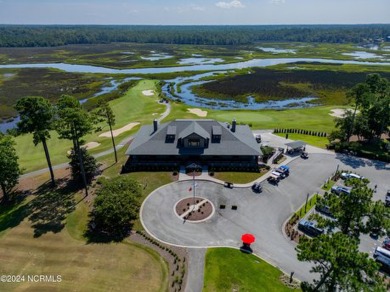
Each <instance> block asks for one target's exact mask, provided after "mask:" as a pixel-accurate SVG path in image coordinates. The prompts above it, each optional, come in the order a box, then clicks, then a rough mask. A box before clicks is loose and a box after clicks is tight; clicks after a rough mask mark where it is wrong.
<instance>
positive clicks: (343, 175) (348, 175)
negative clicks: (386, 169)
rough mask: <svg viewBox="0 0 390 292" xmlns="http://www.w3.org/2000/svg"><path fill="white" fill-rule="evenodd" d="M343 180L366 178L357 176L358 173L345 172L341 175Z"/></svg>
mask: <svg viewBox="0 0 390 292" xmlns="http://www.w3.org/2000/svg"><path fill="white" fill-rule="evenodd" d="M341 178H342V179H348V178H357V179H363V178H364V177H363V176H360V175H357V174H356V173H352V172H343V173H342V174H341Z"/></svg>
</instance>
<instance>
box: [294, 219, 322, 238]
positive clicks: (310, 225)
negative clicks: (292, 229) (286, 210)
mask: <svg viewBox="0 0 390 292" xmlns="http://www.w3.org/2000/svg"><path fill="white" fill-rule="evenodd" d="M298 229H299V230H301V231H302V232H304V233H306V234H307V235H310V236H313V237H315V236H318V235H321V234H322V233H324V230H323V229H321V228H318V227H317V226H316V223H315V222H312V221H309V220H306V219H302V220H301V221H299V223H298Z"/></svg>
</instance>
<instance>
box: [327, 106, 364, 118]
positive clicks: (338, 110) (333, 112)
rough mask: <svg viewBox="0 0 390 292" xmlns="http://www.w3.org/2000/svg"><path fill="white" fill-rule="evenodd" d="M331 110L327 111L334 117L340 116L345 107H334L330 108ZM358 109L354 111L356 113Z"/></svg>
mask: <svg viewBox="0 0 390 292" xmlns="http://www.w3.org/2000/svg"><path fill="white" fill-rule="evenodd" d="M330 111H331V112H330V113H329V114H330V115H331V116H332V117H336V118H342V117H343V115H344V113H345V111H346V109H343V108H335V109H332V110H330ZM358 112H359V111H356V113H358Z"/></svg>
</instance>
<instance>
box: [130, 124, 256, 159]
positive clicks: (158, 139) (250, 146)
mask: <svg viewBox="0 0 390 292" xmlns="http://www.w3.org/2000/svg"><path fill="white" fill-rule="evenodd" d="M173 127H176V131H175V132H176V136H175V139H174V141H173V142H172V141H171V143H169V142H167V141H166V136H167V135H168V132H169V133H171V132H172V131H173V129H174V128H173ZM213 127H214V129H216V128H217V127H219V128H220V130H221V141H220V142H219V143H212V141H211V139H210V140H209V144H208V147H207V148H201V149H197V148H179V147H178V146H177V144H178V139H180V138H184V137H187V136H188V135H191V134H193V133H195V134H197V135H199V136H201V137H203V138H205V139H206V138H211V134H212V131H213ZM191 154H196V155H237V156H242V155H261V154H262V153H261V151H260V147H259V144H257V142H256V140H255V138H254V136H253V134H252V131H251V130H250V128H249V127H248V126H246V125H245V126H239V125H237V127H236V131H235V132H232V131H231V129H228V128H227V126H226V124H225V123H220V122H217V121H214V120H175V121H172V122H170V123H165V124H161V125H159V126H158V129H157V131H156V132H153V126H152V125H147V126H143V127H141V129H140V130H139V132H138V133H137V135H136V136H135V138H134V140H133V142H132V143H131V144H130V147H129V148H128V149H127V151H126V155H191Z"/></svg>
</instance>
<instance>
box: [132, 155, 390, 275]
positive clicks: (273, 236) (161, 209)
mask: <svg viewBox="0 0 390 292" xmlns="http://www.w3.org/2000/svg"><path fill="white" fill-rule="evenodd" d="M337 165H339V169H349V170H353V171H354V172H357V173H358V174H361V175H363V176H365V177H367V178H369V179H370V180H371V185H372V187H373V186H374V185H375V184H376V185H378V192H377V193H376V194H375V199H383V197H384V191H385V190H387V189H388V188H390V184H389V181H390V180H389V178H390V172H389V169H390V168H389V166H388V165H386V164H383V163H379V162H371V161H367V160H364V159H359V158H351V157H348V156H344V155H334V154H311V155H310V158H309V159H307V160H302V159H300V158H297V159H295V160H293V161H292V162H291V163H289V166H290V169H291V171H290V173H291V174H290V176H289V177H287V178H286V179H284V180H283V181H281V182H280V183H279V186H273V185H270V184H268V183H267V182H266V181H264V182H262V185H263V192H262V193H260V194H255V193H253V192H252V190H251V189H250V188H233V189H228V188H224V187H223V186H222V185H220V184H217V183H213V182H208V181H197V187H196V195H197V196H201V197H203V198H207V199H209V200H210V201H211V202H212V203H213V204H214V206H215V208H216V212H215V214H214V215H213V216H212V217H211V218H210V219H209V220H207V221H205V222H202V223H190V222H184V221H183V220H182V219H180V218H179V217H178V216H177V215H176V214H175V211H174V206H175V204H176V202H177V201H179V200H180V199H182V198H185V197H189V196H191V195H192V192H190V191H189V189H190V187H191V186H192V181H184V182H175V183H171V184H169V185H166V186H163V187H161V188H159V189H157V190H155V191H154V192H152V193H151V194H150V195H149V196H148V198H147V199H146V200H145V201H144V203H143V205H142V208H141V215H140V216H141V220H142V224H143V226H144V228H145V229H146V230H147V232H148V233H150V234H151V235H152V236H154V237H156V238H157V239H159V240H161V241H164V242H166V243H169V244H173V245H180V246H186V247H211V246H230V247H237V248H238V247H240V246H241V244H242V243H241V241H240V238H241V235H242V234H243V233H252V234H254V235H255V236H256V242H255V243H254V244H252V245H251V247H252V249H253V251H254V253H255V254H257V255H259V256H260V257H262V258H264V259H265V260H267V261H269V262H271V263H273V264H274V265H276V266H278V267H279V268H280V269H282V270H284V271H285V272H286V273H290V272H292V271H294V272H295V276H296V277H297V278H299V279H300V280H307V281H310V280H311V279H312V278H313V277H314V275H313V274H310V273H309V270H310V267H311V264H309V263H302V262H299V261H298V260H297V259H296V252H295V250H294V248H295V244H294V243H293V242H291V241H290V240H289V239H288V238H286V237H285V236H284V235H283V233H282V226H283V223H284V222H285V221H286V220H287V219H288V218H289V216H290V215H291V213H292V212H294V211H295V210H297V209H298V208H299V207H300V206H301V205H302V204H304V202H305V200H306V195H307V194H308V193H309V194H313V193H314V192H316V191H318V190H319V189H320V187H321V185H322V184H323V183H324V181H325V180H326V179H327V178H328V177H329V176H330V175H331V174H332V173H334V171H335V170H336V168H337ZM382 193H383V194H382ZM221 205H225V209H221V208H220V206H221ZM232 206H237V210H232Z"/></svg>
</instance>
